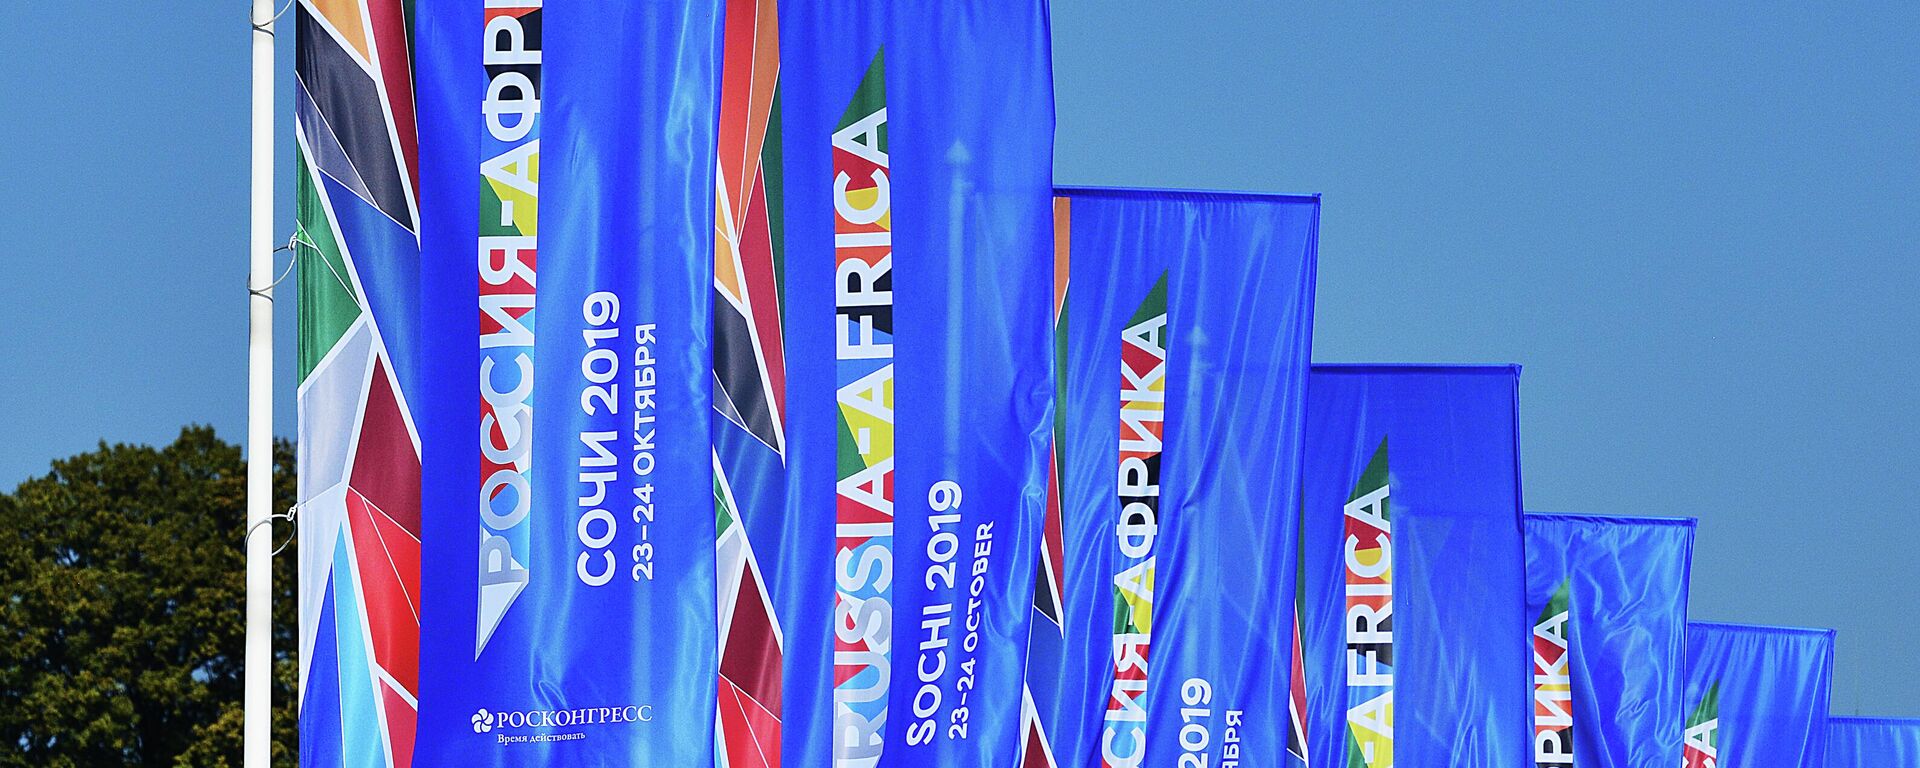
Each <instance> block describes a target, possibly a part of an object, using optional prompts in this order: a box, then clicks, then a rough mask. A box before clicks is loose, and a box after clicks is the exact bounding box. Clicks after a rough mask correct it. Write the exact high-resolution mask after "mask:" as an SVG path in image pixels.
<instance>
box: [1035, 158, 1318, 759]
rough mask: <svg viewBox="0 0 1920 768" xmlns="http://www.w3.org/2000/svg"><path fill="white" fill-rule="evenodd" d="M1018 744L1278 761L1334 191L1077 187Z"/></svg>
mask: <svg viewBox="0 0 1920 768" xmlns="http://www.w3.org/2000/svg"><path fill="white" fill-rule="evenodd" d="M1054 205H1055V207H1054V221H1055V224H1054V237H1055V239H1056V250H1055V266H1054V273H1055V292H1056V299H1055V301H1056V306H1057V308H1058V309H1057V314H1056V321H1055V322H1056V326H1055V336H1054V343H1055V350H1056V352H1055V354H1056V356H1057V360H1056V366H1057V375H1058V376H1059V382H1058V386H1059V389H1058V390H1057V397H1058V399H1059V402H1060V405H1059V411H1058V417H1057V421H1056V430H1057V435H1056V436H1057V442H1056V444H1055V448H1054V450H1055V457H1054V461H1055V465H1056V467H1058V470H1057V472H1056V475H1057V493H1056V494H1053V495H1055V496H1057V498H1056V499H1054V500H1053V501H1054V502H1055V503H1053V504H1052V505H1051V506H1050V508H1049V516H1048V519H1047V520H1046V522H1045V525H1044V526H1043V531H1044V532H1045V536H1044V546H1043V547H1042V548H1041V552H1040V559H1039V561H1038V571H1039V575H1038V579H1039V581H1038V588H1037V589H1036V590H1035V591H1034V593H1033V602H1034V605H1033V610H1034V614H1035V619H1034V624H1033V640H1032V648H1031V654H1032V656H1031V658H1030V660H1029V666H1028V684H1029V687H1030V694H1029V695H1030V699H1029V702H1028V704H1027V705H1026V708H1027V718H1028V732H1027V737H1026V739H1025V746H1024V750H1025V751H1024V762H1023V765H1024V766H1034V767H1035V768H1043V767H1044V768H1051V767H1052V766H1074V767H1075V768H1092V767H1094V766H1108V767H1112V768H1131V767H1133V766H1157V765H1235V764H1245V765H1279V764H1281V762H1280V761H1281V760H1282V759H1283V756H1284V755H1285V753H1286V749H1287V733H1286V724H1287V718H1286V708H1287V694H1288V687H1287V669H1288V668H1287V660H1288V653H1289V648H1290V645H1291V636H1290V635H1289V631H1290V629H1291V624H1292V611H1291V608H1292V604H1293V589H1294V583H1293V579H1294V570H1295V563H1294V558H1293V557H1292V553H1293V552H1294V539H1295V536H1296V535H1297V531H1298V526H1297V523H1296V515H1297V512H1298V507H1297V505H1296V504H1295V503H1294V500H1295V499H1297V498H1298V496H1299V492H1300V462H1301V442H1300V434H1301V428H1302V425H1303V423H1304V419H1305V411H1306V380H1307V370H1308V359H1309V354H1308V353H1309V347H1310V344H1311V340H1312V318H1313V289H1314V270H1315V261H1316V253H1317V246H1318V232H1319V217H1320V200H1319V198H1318V197H1313V196H1290V195H1251V194H1228V193H1206V192H1181V191H1160V190H1124V189H1081V188H1075V189H1063V190H1060V192H1059V197H1058V199H1057V200H1056V201H1055V204H1054Z"/></svg>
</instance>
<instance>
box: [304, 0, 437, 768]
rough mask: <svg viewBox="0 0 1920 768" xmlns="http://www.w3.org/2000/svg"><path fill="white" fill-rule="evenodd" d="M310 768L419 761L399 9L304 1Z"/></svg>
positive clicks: (416, 548) (409, 236)
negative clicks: (415, 749) (415, 753)
mask: <svg viewBox="0 0 1920 768" xmlns="http://www.w3.org/2000/svg"><path fill="white" fill-rule="evenodd" d="M285 18H287V19H288V20H289V21H290V22H291V23H292V25H293V27H294V34H295V42H294V51H295V56H294V75H295V77H294V96H293V99H294V114H295V119H294V141H295V150H294V158H295V159H294V190H295V192H294V196H295V201H296V206H297V212H296V213H297V215H296V217H295V231H294V238H293V239H294V260H295V261H296V262H298V264H299V267H300V269H299V270H298V274H297V276H296V277H295V289H296V292H297V293H298V294H299V304H298V307H299V315H298V320H297V324H298V338H299V347H298V352H297V354H296V356H295V357H296V370H297V371H298V375H299V381H300V385H299V390H298V394H297V395H296V402H297V404H298V411H299V438H298V439H299V449H298V454H297V455H298V475H299V508H298V510H297V511H298V515H297V519H298V528H299V537H298V538H299V547H298V549H297V555H296V557H297V558H298V560H299V573H300V576H299V581H300V583H299V597H298V599H299V608H300V628H299V632H300V634H299V647H298V658H299V659H300V707H299V711H300V745H301V750H300V765H303V766H339V765H347V764H351V765H378V766H396V767H398V768H406V766H409V765H411V764H412V761H413V734H414V730H415V724H416V713H415V710H416V705H415V702H416V701H417V700H418V698H419V695H420V681H419V658H420V654H419V643H420V619H419V611H420V607H421V584H420V535H421V530H420V453H419V444H418V442H417V441H416V440H415V438H414V434H415V425H414V409H415V408H416V407H417V406H418V405H419V403H421V402H422V401H421V398H420V390H419V387H418V386H417V383H418V381H419V375H420V371H419V362H420V360H419V357H420V355H419V347H420V342H421V338H420V334H419V331H418V327H417V324H416V323H415V315H414V299H415V295H416V290H417V286H418V280H419V268H420V239H419V232H420V230H419V228H418V226H417V225H416V223H417V222H418V221H419V216H418V213H417V212H418V206H419V200H420V198H419V196H418V195H417V194H416V192H417V190H418V187H417V185H416V180H417V179H418V173H417V171H418V166H417V164H416V161H417V159H418V157H419V153H418V150H419V142H418V141H416V140H415V135H414V117H413V113H414V106H413V98H414V89H413V61H412V57H411V56H410V55H409V53H408V44H409V42H410V41H409V39H408V30H407V17H406V13H405V10H404V8H403V4H402V3H401V2H400V1H399V0H369V1H368V2H365V3H354V4H350V5H347V4H339V3H325V2H312V1H311V0H309V1H307V2H297V3H295V5H294V7H293V8H292V9H291V15H290V16H287V17H285Z"/></svg>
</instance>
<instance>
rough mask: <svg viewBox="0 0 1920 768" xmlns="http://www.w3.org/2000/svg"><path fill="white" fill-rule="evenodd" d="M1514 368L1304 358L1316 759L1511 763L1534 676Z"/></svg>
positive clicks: (1307, 636)
mask: <svg viewBox="0 0 1920 768" xmlns="http://www.w3.org/2000/svg"><path fill="white" fill-rule="evenodd" d="M1519 383H1520V369H1519V367H1518V366H1377V365H1355V366H1345V365H1338V366H1327V365H1319V366H1314V369H1313V377H1312V379H1311V381H1310V382H1309V383H1308V388H1307V390H1308V400H1307V430H1306V471H1305V481H1306V488H1305V493H1304V495H1303V504H1304V506H1305V510H1304V512H1303V514H1304V516H1305V528H1306V530H1305V533H1304V534H1303V550H1304V552H1303V554H1302V558H1303V562H1304V564H1305V574H1306V575H1305V577H1304V578H1305V580H1306V582H1307V587H1306V591H1305V597H1304V600H1303V608H1302V623H1303V632H1302V635H1303V638H1302V640H1303V643H1302V644H1303V652H1304V654H1305V659H1306V663H1305V664H1304V667H1305V677H1306V683H1307V705H1308V706H1307V713H1306V715H1305V718H1304V719H1305V721H1306V727H1307V731H1308V734H1309V738H1308V745H1307V752H1308V758H1309V759H1310V764H1311V765H1314V766H1321V767H1324V768H1385V767H1386V766H1392V765H1395V764H1396V763H1397V764H1400V765H1408V766H1421V768H1430V767H1432V766H1476V767H1478V766H1513V765H1522V764H1523V763H1524V762H1525V761H1527V760H1528V759H1529V756H1530V754H1531V750H1529V749H1528V745H1529V744H1530V743H1531V742H1532V740H1533V739H1532V735H1533V734H1532V725H1533V718H1532V696H1531V692H1532V687H1531V686H1530V685H1529V682H1528V681H1529V678H1530V677H1531V675H1529V674H1528V671H1529V667H1528V657H1529V653H1528V648H1527V641H1526V638H1527V636H1528V631H1529V629H1530V627H1531V626H1532V622H1531V621H1530V620H1529V618H1528V617H1527V616H1526V605H1527V602H1526V574H1525V563H1526V559H1525V558H1526V555H1525V552H1524V546H1523V543H1522V538H1521V512H1520V510H1521V507H1520V463H1519V453H1518V447H1519V430H1518V417H1517V412H1518V410H1519V399H1518V398H1519V396H1518V390H1519Z"/></svg>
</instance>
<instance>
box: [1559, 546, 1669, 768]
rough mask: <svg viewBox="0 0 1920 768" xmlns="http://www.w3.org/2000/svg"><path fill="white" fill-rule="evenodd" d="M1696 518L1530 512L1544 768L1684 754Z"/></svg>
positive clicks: (1653, 765)
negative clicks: (1690, 582) (1686, 660)
mask: <svg viewBox="0 0 1920 768" xmlns="http://www.w3.org/2000/svg"><path fill="white" fill-rule="evenodd" d="M1693 531H1694V521H1693V520H1692V519H1691V518H1645V517H1602V516H1597V515H1558V514H1551V515H1550V514H1528V515H1527V516H1526V544H1527V615H1528V616H1529V617H1531V618H1532V621H1533V625H1532V632H1531V634H1530V635H1529V637H1530V642H1531V643H1532V645H1533V661H1532V663H1531V664H1530V665H1529V671H1530V672H1531V673H1532V675H1533V754H1532V758H1531V760H1530V761H1529V762H1530V764H1531V765H1534V766H1536V768H1571V767H1572V766H1593V765H1599V766H1620V767H1621V768H1629V767H1631V768H1670V766H1672V765H1673V758H1674V755H1677V754H1680V730H1681V716H1682V715H1683V714H1684V713H1682V712H1681V711H1680V693H1681V686H1682V685H1684V684H1685V682H1686V678H1685V674H1684V672H1685V670H1684V667H1682V663H1683V661H1684V655H1685V650H1686V630H1687V587H1688V574H1689V569H1690V567H1691V563H1692V560H1693Z"/></svg>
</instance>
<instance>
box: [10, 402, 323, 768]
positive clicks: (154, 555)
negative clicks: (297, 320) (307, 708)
mask: <svg viewBox="0 0 1920 768" xmlns="http://www.w3.org/2000/svg"><path fill="white" fill-rule="evenodd" d="M293 477H294V474H293V449H292V447H291V446H290V445H288V444H287V443H285V442H284V441H282V442H278V443H277V444H276V445H275V446H274V507H273V508H274V509H275V510H276V511H279V510H285V509H286V508H287V507H288V506H289V505H290V504H291V503H292V501H293V495H294V484H293ZM245 491H246V465H245V463H244V462H242V461H241V458H240V449H239V448H238V447H236V446H233V445H230V444H228V443H225V442H222V441H221V440H220V439H219V438H217V437H215V436H214V433H213V430H212V429H210V428H207V427H188V428H187V429H184V430H181V432H180V437H179V439H177V440H175V441H174V442H173V444H171V445H168V446H165V447H162V448H154V447H150V446H137V445H113V446H108V445H106V444H105V443H102V444H101V446H100V448H99V450H96V451H93V452H91V453H84V454H81V455H79V456H74V457H72V458H68V459H62V460H59V461H55V462H53V471H52V473H50V474H48V475H45V476H43V477H38V478H34V479H31V480H28V481H26V482H24V483H21V484H20V486H19V487H18V488H16V489H15V490H14V491H13V493H11V494H0V595H5V600H6V602H5V603H4V604H0V766H6V767H11V766H47V767H50V768H61V767H64V766H237V765H239V764H240V724H241V671H242V661H243V658H242V655H243V651H242V642H243V641H242V638H243V635H244V617H243V611H244V603H245V596H246V585H245V574H244V570H245V560H244V553H243V548H242V534H243V530H244V527H245V525H244V521H245V514H246V512H245V510H246V505H245V499H246V493H245ZM290 533H291V531H290V530H289V527H288V526H287V525H286V524H285V523H284V522H283V523H280V524H278V525H276V526H275V530H274V531H273V532H271V533H268V532H266V531H261V532H258V533H256V535H270V536H273V537H274V538H275V540H276V543H277V542H278V541H281V540H284V539H285V537H286V536H288V535H289V534H290ZM294 559H295V558H294V556H293V552H292V550H291V549H289V550H287V551H285V552H282V553H281V555H280V556H279V557H277V558H275V560H274V574H273V579H274V584H273V586H274V592H275V596H274V605H273V622H274V635H273V645H274V691H273V696H274V709H275V711H274V727H273V738H274V745H273V752H274V762H275V763H276V764H291V762H292V760H293V758H294V754H295V752H294V750H295V746H296V741H295V738H296V736H295V731H296V727H295V720H294V712H295V701H294V689H295V685H296V680H297V675H298V667H297V662H296V660H295V654H296V652H297V646H296V645H295V642H296V640H295V638H296V635H295V631H296V627H295V624H294V622H295V604H294V590H295V582H294V579H295V575H294Z"/></svg>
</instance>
